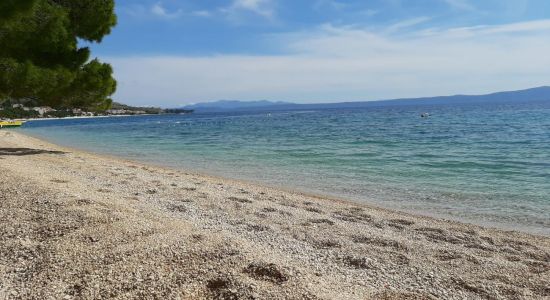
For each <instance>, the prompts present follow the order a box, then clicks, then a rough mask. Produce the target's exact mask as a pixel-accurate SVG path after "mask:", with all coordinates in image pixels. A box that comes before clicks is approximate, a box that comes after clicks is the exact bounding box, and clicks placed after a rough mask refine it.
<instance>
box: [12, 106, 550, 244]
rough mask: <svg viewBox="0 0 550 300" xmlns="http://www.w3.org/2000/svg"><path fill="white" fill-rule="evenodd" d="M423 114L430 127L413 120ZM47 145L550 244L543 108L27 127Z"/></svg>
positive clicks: (335, 112)
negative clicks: (538, 237)
mask: <svg viewBox="0 0 550 300" xmlns="http://www.w3.org/2000/svg"><path fill="white" fill-rule="evenodd" d="M424 111H429V112H430V113H431V117H430V118H420V117H419V115H420V113H421V112H424ZM21 130H22V131H24V132H25V133H27V134H30V135H34V136H38V137H42V138H46V139H48V140H51V141H53V142H56V143H59V144H62V145H67V146H72V147H77V148H82V149H87V150H92V151H96V152H100V153H107V154H114V155H119V156H123V157H127V158H131V159H135V160H142V161H147V162H154V163H159V164H162V165H167V166H172V167H177V168H187V169H193V170H198V171H201V172H206V173H213V174H217V175H222V176H227V177H232V178H239V179H247V180H253V181H257V182H261V183H268V184H269V185H272V186H283V187H290V188H296V189H299V190H303V191H306V192H316V193H320V194H328V195H334V196H338V197H343V198H347V199H351V200H354V201H362V202H368V203H372V204H376V205H380V206H384V207H389V208H397V209H401V210H407V211H414V212H420V213H423V214H426V215H436V216H443V217H446V218H451V219H458V220H463V221H469V222H473V223H477V224H485V225H491V226H497V227H501V228H507V229H518V230H524V231H529V232H533V233H539V234H545V235H550V102H546V103H531V104H521V105H510V104H507V105H495V104H490V105H489V104H485V105H437V106H381V107H374V106H373V107H368V108H361V109H326V110H313V111H286V112H265V111H264V112H247V113H219V114H192V115H162V116H136V117H110V118H93V119H71V120H44V121H42V120H41V121H33V122H29V123H27V124H26V125H25V127H24V128H22V129H21Z"/></svg>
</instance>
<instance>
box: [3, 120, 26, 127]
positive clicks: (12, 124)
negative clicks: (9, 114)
mask: <svg viewBox="0 0 550 300" xmlns="http://www.w3.org/2000/svg"><path fill="white" fill-rule="evenodd" d="M23 124H25V121H0V128H8V127H21V126H22V125H23Z"/></svg>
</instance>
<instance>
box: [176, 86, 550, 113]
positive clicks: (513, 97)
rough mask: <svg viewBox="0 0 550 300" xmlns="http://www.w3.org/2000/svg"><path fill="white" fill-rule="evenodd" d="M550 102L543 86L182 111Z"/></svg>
mask: <svg viewBox="0 0 550 300" xmlns="http://www.w3.org/2000/svg"><path fill="white" fill-rule="evenodd" d="M540 101H550V86H542V87H536V88H531V89H525V90H518V91H505V92H497V93H491V94H485V95H453V96H436V97H421V98H400V99H389V100H378V101H358V102H337V103H314V104H297V103H289V102H280V101H279V102H271V101H266V100H262V101H251V102H247V101H237V100H231V101H227V100H222V101H215V102H206V103H198V104H194V105H189V106H185V107H184V108H185V109H193V110H195V111H196V112H223V111H247V110H294V109H323V108H324V109H327V108H362V107H376V106H397V105H399V106H402V105H442V104H468V103H471V104H472V103H479V104H481V103H529V102H540Z"/></svg>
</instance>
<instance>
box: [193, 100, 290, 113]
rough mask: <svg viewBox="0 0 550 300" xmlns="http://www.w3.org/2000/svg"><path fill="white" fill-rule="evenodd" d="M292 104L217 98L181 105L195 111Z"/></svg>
mask: <svg viewBox="0 0 550 300" xmlns="http://www.w3.org/2000/svg"><path fill="white" fill-rule="evenodd" d="M286 105H294V104H293V103H290V102H282V101H278V102H273V101H267V100H259V101H238V100H219V101H214V102H204V103H197V104H192V105H187V106H185V107H183V108H184V109H192V110H195V111H201V112H205V111H235V110H257V109H264V108H265V109H269V108H274V107H278V106H286Z"/></svg>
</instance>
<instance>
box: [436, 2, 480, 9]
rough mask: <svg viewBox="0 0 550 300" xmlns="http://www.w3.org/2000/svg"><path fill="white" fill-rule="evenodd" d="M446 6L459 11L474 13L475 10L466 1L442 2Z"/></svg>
mask: <svg viewBox="0 0 550 300" xmlns="http://www.w3.org/2000/svg"><path fill="white" fill-rule="evenodd" d="M443 1H445V2H446V3H447V4H449V5H450V6H451V7H452V8H455V9H459V10H470V11H474V10H476V8H475V6H473V5H472V4H471V3H470V2H469V1H468V0H443Z"/></svg>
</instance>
